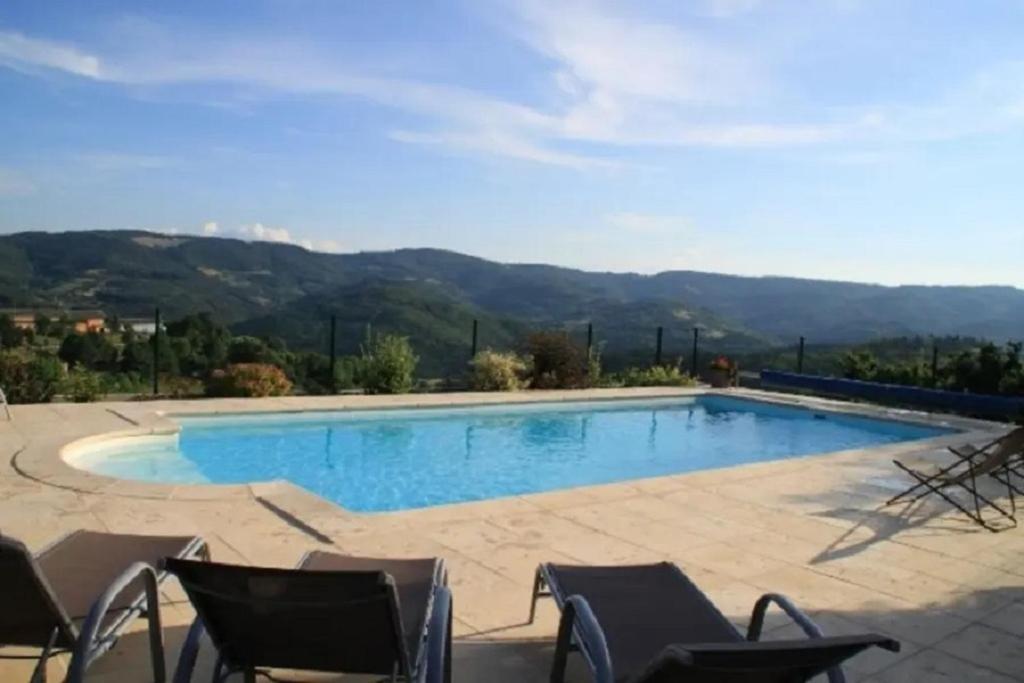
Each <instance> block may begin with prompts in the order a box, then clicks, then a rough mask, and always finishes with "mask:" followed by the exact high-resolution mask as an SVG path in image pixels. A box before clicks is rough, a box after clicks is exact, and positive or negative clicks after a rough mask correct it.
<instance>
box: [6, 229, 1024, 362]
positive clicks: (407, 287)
mask: <svg viewBox="0 0 1024 683" xmlns="http://www.w3.org/2000/svg"><path fill="white" fill-rule="evenodd" d="M0 306H20V307H25V306H62V307H73V308H85V307H89V308H102V309H104V310H105V311H107V312H108V313H117V314H119V315H122V316H138V315H149V314H151V313H152V309H153V307H154V306H160V307H161V309H162V311H163V312H164V315H165V316H166V317H168V318H173V317H176V316H179V315H183V314H185V313H189V312H196V311H210V312H212V313H213V314H215V315H216V316H217V317H218V318H220V319H221V320H223V321H224V322H226V323H229V324H231V325H233V327H234V328H235V329H236V330H237V331H239V332H246V333H256V334H265V335H275V336H279V337H282V338H284V339H285V340H287V341H288V342H289V343H290V344H292V345H294V346H297V347H299V348H311V349H322V348H323V347H324V344H325V343H326V342H325V340H326V338H327V337H326V320H327V319H328V318H329V316H330V315H331V314H332V313H334V314H336V315H338V316H339V324H340V325H341V334H340V336H339V340H340V342H339V343H340V344H341V346H342V347H343V348H346V349H350V350H354V348H355V346H356V345H358V341H359V340H360V339H361V338H362V335H363V331H364V330H365V326H366V324H367V323H370V324H373V325H374V326H375V327H376V328H377V329H387V330H394V331H400V332H402V333H404V334H407V335H409V336H410V337H412V339H413V342H414V345H415V346H416V347H417V350H418V352H419V353H420V355H421V356H423V357H424V362H425V364H426V366H427V367H434V368H442V367H444V366H448V365H450V364H452V363H456V362H457V363H463V362H464V359H465V357H466V355H468V352H469V350H468V349H469V337H470V332H469V329H470V326H471V321H472V320H473V319H474V318H475V319H478V320H480V325H481V332H480V334H481V346H495V347H507V346H514V345H515V344H516V343H517V341H518V340H519V339H520V338H521V337H522V336H523V334H524V333H525V332H526V331H527V330H530V329H538V328H552V327H559V328H567V329H569V330H570V331H571V332H572V333H573V334H577V335H580V336H579V338H581V339H582V335H584V334H585V328H586V323H587V322H593V323H594V326H595V335H596V337H597V339H598V340H602V341H604V342H606V347H605V350H606V354H608V355H609V356H611V357H617V358H619V359H622V360H623V362H625V359H629V358H633V357H635V358H637V359H648V358H650V356H651V354H652V353H653V347H654V330H655V328H656V327H657V326H659V325H662V326H664V327H665V328H666V332H665V334H666V337H665V349H666V352H665V356H666V357H673V356H678V355H684V356H685V355H686V353H687V349H688V345H689V340H690V338H691V334H692V332H691V330H692V328H693V327H695V326H696V327H700V328H701V329H702V330H703V332H702V334H703V338H704V339H705V342H706V344H705V346H704V348H705V349H709V350H721V351H726V352H729V351H738V350H744V349H751V348H756V347H764V346H770V345H773V344H791V343H792V342H793V340H795V339H796V338H797V337H798V336H800V335H804V336H806V337H807V338H808V340H809V341H812V342H814V343H823V342H830V343H836V342H857V341H866V340H870V339H875V338H882V337H894V336H903V335H916V334H921V335H928V334H936V335H957V334H959V335H964V336H975V337H987V338H991V339H994V340H996V341H1004V340H1006V339H1010V338H1022V337H1024V291H1022V290H1019V289H1015V288H1012V287H923V286H905V287H883V286H879V285H869V284H858V283H849V282H830V281H821V280H803V279H797V278H784V277H760V278H755V277H739V276H732V275H719V274H714V273H702V272H693V271H670V272H664V273H659V274H657V275H649V276H648V275H637V274H629V273H595V272H587V271H581V270H574V269H570V268H559V267H555V266H547V265H522V264H503V263H495V262H493V261H487V260H485V259H480V258H475V257H472V256H466V255H463V254H458V253H454V252H449V251H441V250H435V249H403V250H398V251H391V252H366V253H358V254H322V253H315V252H310V251H307V250H305V249H302V248H300V247H296V246H292V245H283V244H272V243H265V242H251V243H250V242H244V241H240V240H234V239H224V238H213V237H195V236H175V235H159V234H154V233H146V232H132V231H90V232H67V233H41V232H25V233H18V234H13V235H6V236H0ZM456 358H458V359H459V360H457V361H456V360H455V359H456Z"/></svg>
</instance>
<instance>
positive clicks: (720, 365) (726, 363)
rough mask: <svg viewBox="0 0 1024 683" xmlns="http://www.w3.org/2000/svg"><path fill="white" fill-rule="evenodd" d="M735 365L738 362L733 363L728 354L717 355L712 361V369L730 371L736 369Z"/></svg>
mask: <svg viewBox="0 0 1024 683" xmlns="http://www.w3.org/2000/svg"><path fill="white" fill-rule="evenodd" d="M735 367H736V364H735V363H733V362H732V361H731V360H730V359H729V358H728V357H726V356H716V357H715V359H714V360H712V361H711V369H712V370H729V371H732V370H733V369H735Z"/></svg>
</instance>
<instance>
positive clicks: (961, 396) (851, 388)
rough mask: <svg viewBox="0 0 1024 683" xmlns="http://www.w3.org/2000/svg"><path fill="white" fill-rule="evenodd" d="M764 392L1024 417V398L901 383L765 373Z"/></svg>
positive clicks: (773, 371) (763, 371) (996, 415)
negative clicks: (793, 391)
mask: <svg viewBox="0 0 1024 683" xmlns="http://www.w3.org/2000/svg"><path fill="white" fill-rule="evenodd" d="M761 387H762V388H764V389H772V388H776V389H802V390H805V391H809V392H813V393H815V394H822V395H825V396H840V397H843V398H859V399H864V400H866V401H874V402H876V403H888V404H897V405H905V406H915V407H920V408H930V409H935V410H944V411H949V412H953V413H961V414H964V415H986V416H991V417H1008V418H1018V417H1020V416H1022V415H1024V397H1013V396H990V395H987V394H966V393H959V392H955V391H940V390H938V389H925V388H922V387H908V386H903V385H900V384H881V383H879V382H864V381H861V380H857V379H842V378H838V377H820V376H818V375H801V374H798V373H795V372H777V371H775V370H762V371H761Z"/></svg>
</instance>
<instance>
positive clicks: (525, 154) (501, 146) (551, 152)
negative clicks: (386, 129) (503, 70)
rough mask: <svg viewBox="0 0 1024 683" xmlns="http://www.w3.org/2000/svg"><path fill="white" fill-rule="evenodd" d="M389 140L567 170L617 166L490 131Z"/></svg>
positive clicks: (402, 134) (396, 135)
mask: <svg viewBox="0 0 1024 683" xmlns="http://www.w3.org/2000/svg"><path fill="white" fill-rule="evenodd" d="M389 137H390V138H391V139H392V140H396V141H398V142H407V143H413V144H419V145H438V146H444V147H447V148H450V149H456V150H466V151H472V152H485V153H489V154H493V155H496V156H502V157H507V158H512V159H520V160H523V161H534V162H538V163H542V164H551V165H554V166H567V167H569V168H578V169H584V168H614V167H616V166H618V164H617V163H615V162H612V161H607V160H604V159H596V158H593V157H588V156H584V155H581V154H573V153H570V152H561V151H557V150H555V149H551V148H550V147H544V146H542V145H539V144H536V143H534V142H532V141H531V140H530V139H529V138H528V137H525V136H522V135H516V134H510V133H508V132H503V131H496V130H489V131H480V132H475V133H417V132H414V131H405V130H395V131H392V132H391V133H390V134H389Z"/></svg>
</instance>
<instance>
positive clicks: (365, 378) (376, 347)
mask: <svg viewBox="0 0 1024 683" xmlns="http://www.w3.org/2000/svg"><path fill="white" fill-rule="evenodd" d="M418 361H419V358H417V357H416V354H415V353H413V350H412V346H411V345H410V344H409V340H408V339H407V338H406V337H399V336H397V335H393V334H378V335H371V336H369V337H368V338H367V340H366V343H365V344H364V345H363V347H362V355H361V356H360V358H359V362H358V364H357V365H356V382H357V383H358V384H359V386H361V387H362V388H363V391H365V392H366V393H368V394H406V393H409V391H411V390H412V386H413V373H415V372H416V363H417V362H418Z"/></svg>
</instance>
